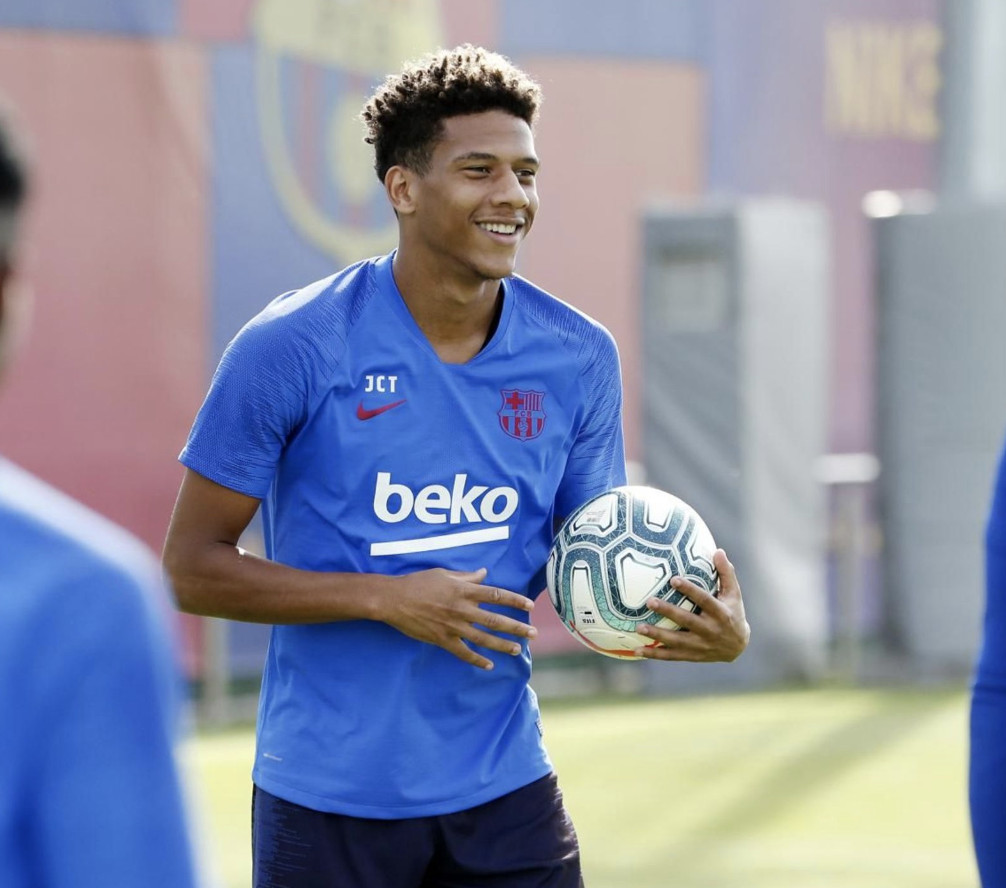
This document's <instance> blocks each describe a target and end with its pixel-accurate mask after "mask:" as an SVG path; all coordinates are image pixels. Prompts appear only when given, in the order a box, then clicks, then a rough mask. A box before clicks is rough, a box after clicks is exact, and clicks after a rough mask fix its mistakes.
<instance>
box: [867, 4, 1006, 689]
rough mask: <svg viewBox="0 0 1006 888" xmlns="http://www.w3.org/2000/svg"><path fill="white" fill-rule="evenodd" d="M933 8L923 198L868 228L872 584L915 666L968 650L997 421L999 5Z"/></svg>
mask: <svg viewBox="0 0 1006 888" xmlns="http://www.w3.org/2000/svg"><path fill="white" fill-rule="evenodd" d="M944 9H945V13H944V15H945V31H946V34H947V44H946V51H945V53H944V60H943V70H944V77H945V86H944V91H943V109H942V111H943V113H942V117H943V127H944V132H943V136H942V142H941V156H940V188H941V193H940V195H939V200H938V202H935V203H934V205H933V207H932V209H930V210H929V211H927V212H921V213H920V212H912V210H911V206H910V205H908V207H907V210H905V209H903V210H902V211H900V212H893V211H892V212H891V214H890V215H887V214H880V216H881V217H880V218H877V219H875V222H874V225H873V228H874V232H875V243H876V257H877V299H878V307H879V339H878V348H879V360H878V373H879V388H880V397H879V407H880V415H879V417H878V429H879V441H878V445H879V455H880V458H881V464H882V467H883V468H882V472H881V484H880V490H881V505H882V516H881V517H882V521H883V528H884V539H885V562H884V563H885V576H884V590H885V595H884V597H885V605H886V610H887V624H888V628H889V635H890V640H891V642H892V644H893V645H894V647H895V648H896V649H897V650H899V651H900V652H901V653H902V654H904V655H906V656H907V658H908V659H909V662H910V664H911V666H912V668H913V669H914V670H915V672H916V673H918V672H919V671H937V672H945V671H951V672H960V671H962V670H967V669H969V668H970V666H971V664H972V662H973V660H974V657H975V654H976V651H977V643H978V636H979V626H980V621H981V613H982V608H983V596H984V593H983V588H984V574H983V561H984V559H983V551H982V546H983V537H984V525H985V520H986V516H987V512H988V504H989V497H990V490H991V482H992V475H993V471H994V466H995V460H996V457H997V454H998V450H999V447H1000V446H1001V444H1002V436H1003V433H1004V430H1006V105H1004V102H1003V96H1004V95H1006V4H1004V3H1002V0H954V2H952V3H947V4H945V5H944ZM879 203H880V204H883V201H880V202H879ZM871 204H872V205H877V204H878V202H877V201H871ZM895 205H896V203H895Z"/></svg>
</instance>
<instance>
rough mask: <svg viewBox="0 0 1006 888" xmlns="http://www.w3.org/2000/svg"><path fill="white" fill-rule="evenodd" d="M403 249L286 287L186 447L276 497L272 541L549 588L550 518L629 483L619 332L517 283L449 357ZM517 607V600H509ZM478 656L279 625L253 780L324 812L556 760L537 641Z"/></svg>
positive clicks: (295, 558)
mask: <svg viewBox="0 0 1006 888" xmlns="http://www.w3.org/2000/svg"><path fill="white" fill-rule="evenodd" d="M392 259H393V256H385V257H382V258H379V259H374V260H369V261H366V262H362V263H359V264H357V265H354V266H350V267H349V268H347V269H345V270H344V271H342V272H340V273H339V274H337V275H335V276H333V277H330V278H327V279H326V280H323V281H320V282H318V283H316V284H313V285H311V286H309V287H306V288H305V289H303V290H300V291H297V292H293V293H288V294H285V295H284V296H281V297H279V298H278V299H277V300H275V301H274V302H273V303H272V304H271V305H269V306H268V307H267V308H266V309H265V311H263V312H262V313H261V314H260V315H259V316H258V317H256V318H255V319H253V320H252V321H251V322H250V323H249V324H247V325H246V326H245V327H244V329H243V330H242V331H241V332H240V333H239V334H238V335H237V337H235V339H234V341H233V342H232V343H231V344H230V345H229V346H228V348H227V350H226V352H225V354H224V357H223V359H222V360H221V363H220V366H219V368H218V370H217V373H216V375H215V377H214V380H213V383H212V385H211V388H210V392H209V394H208V396H207V399H206V401H205V403H204V405H203V407H202V409H201V410H200V413H199V415H198V417H197V419H196V422H195V424H194V427H193V430H192V433H191V435H190V438H189V441H188V443H187V445H186V447H185V449H184V450H183V452H182V455H181V460H182V462H183V463H184V464H185V465H186V466H188V467H189V468H191V469H192V470H194V471H196V472H198V473H199V474H201V475H204V476H205V477H207V478H209V479H211V480H212V481H215V482H217V483H218V484H221V485H224V486H226V487H229V488H231V489H234V490H237V491H239V492H241V493H244V494H247V495H249V496H253V497H258V498H261V499H262V500H263V529H264V535H265V545H266V555H267V556H268V557H270V558H272V559H274V560H276V561H279V562H281V563H283V564H287V565H290V566H292V567H297V568H302V569H309V570H315V571H341V572H364V573H380V574H388V575H401V574H405V573H410V572H413V571H418V570H423V569H427V568H433V567H443V568H449V569H453V570H464V571H468V570H476V569H478V568H480V567H485V568H487V569H488V577H487V579H486V583H487V584H490V585H493V586H500V587H502V588H506V589H511V590H514V591H517V592H520V593H523V594H525V595H528V596H530V597H536V596H537V595H538V594H539V593H540V592H541V590H542V589H543V588H544V579H543V577H544V564H545V561H546V559H547V555H548V550H549V546H550V545H551V539H552V527H553V521H554V520H555V519H556V517H559V516H562V515H564V514H567V513H568V512H570V511H572V509H574V508H576V506H578V505H579V504H581V503H582V502H584V501H586V500H587V499H589V498H590V497H591V496H593V495H595V494H597V493H600V492H602V491H604V490H607V489H610V488H611V487H614V486H617V485H619V484H624V483H625V460H624V449H623V444H622V430H621V381H620V374H619V365H618V356H617V352H616V350H615V345H614V342H613V340H612V338H611V336H610V335H609V334H608V332H607V331H606V330H604V329H603V328H602V327H601V326H600V325H598V324H597V323H596V322H594V321H592V320H590V319H589V318H587V317H586V316H584V315H583V314H581V313H580V312H578V311H576V310H575V309H573V308H571V307H570V306H568V305H566V304H565V303H563V302H561V301H560V300H558V299H556V298H554V297H552V296H550V295H549V294H547V293H545V292H543V291H542V290H540V289H538V288H537V287H534V286H533V285H531V284H530V283H528V282H527V281H525V280H523V279H521V278H518V277H513V278H509V279H507V280H506V281H505V282H504V285H503V286H504V299H503V307H502V312H501V317H500V321H499V325H498V327H497V329H496V331H495V333H494V334H493V336H492V338H491V340H490V341H489V342H488V343H487V344H486V346H485V348H483V349H482V351H480V352H479V354H477V355H476V356H475V357H474V358H473V359H472V360H471V361H469V362H468V363H466V364H461V365H457V364H446V363H443V362H442V361H441V360H440V359H439V357H438V356H437V354H436V352H435V351H434V349H433V348H432V347H431V345H430V344H429V342H428V340H427V339H426V338H425V336H424V335H423V333H422V331H421V330H420V329H419V327H418V326H417V325H416V323H415V321H414V319H413V318H412V316H411V314H410V313H409V311H408V308H407V306H406V305H405V303H404V301H403V300H402V297H401V295H400V293H399V292H398V289H397V287H396V285H395V281H394V276H393V274H392ZM511 615H516V614H515V612H511ZM489 655H490V656H492V657H493V659H494V664H495V668H494V669H493V670H492V671H484V670H480V669H477V668H475V667H473V666H471V665H470V664H467V663H464V662H462V661H460V660H458V659H457V658H456V657H454V656H452V655H451V654H449V653H447V652H445V651H443V650H441V649H440V648H438V647H435V646H432V645H429V644H424V643H421V642H418V641H415V640H413V639H411V638H408V637H406V636H405V635H403V634H401V633H399V632H398V631H397V630H395V629H393V628H391V627H390V626H388V625H386V624H384V623H379V622H370V621H346V622H337V623H326V624H320V625H288V626H276V627H274V628H273V630H272V636H271V642H270V646H269V653H268V656H267V660H266V667H265V675H264V679H263V686H262V695H261V701H260V707H259V724H258V749H257V756H256V763H255V767H254V772H253V776H254V779H255V782H256V784H257V785H258V786H260V787H262V788H263V789H265V790H266V791H267V792H269V793H271V794H273V795H276V796H278V797H280V798H282V799H285V800H287V801H290V802H294V803H296V804H298V805H303V806H305V807H309V808H314V809H315V810H321V811H331V812H336V813H342V814H350V815H354V816H358V817H377V818H388V819H397V818H403V817H418V816H427V815H436V814H443V813H449V812H451V811H458V810H462V809H465V808H469V807H473V806H475V805H478V804H481V803H483V802H486V801H488V800H490V799H493V798H498V797H499V796H502V795H504V794H505V793H508V792H510V791H512V790H514V789H517V788H518V787H520V786H524V785H526V784H528V783H531V782H532V781H534V780H537V779H538V778H540V777H542V776H544V775H545V774H547V773H549V772H550V770H551V764H550V762H549V760H548V757H547V755H546V753H545V749H544V747H543V745H542V742H541V737H540V730H539V726H538V721H539V719H538V706H537V701H536V699H535V695H534V693H533V691H532V690H531V689H530V687H529V686H528V678H529V675H530V670H531V656H530V652H529V651H528V649H527V645H526V644H525V646H524V651H523V654H522V655H521V656H518V657H511V656H507V655H503V654H500V655H492V654H489Z"/></svg>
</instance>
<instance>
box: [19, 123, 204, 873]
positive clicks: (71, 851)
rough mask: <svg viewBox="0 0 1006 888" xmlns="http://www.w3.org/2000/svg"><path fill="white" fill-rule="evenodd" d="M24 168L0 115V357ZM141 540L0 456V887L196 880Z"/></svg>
mask: <svg viewBox="0 0 1006 888" xmlns="http://www.w3.org/2000/svg"><path fill="white" fill-rule="evenodd" d="M25 190H26V176H25V172H24V164H23V161H22V160H21V157H20V153H19V152H18V150H17V148H16V145H15V142H14V138H13V135H12V133H11V131H10V126H9V124H7V123H6V122H5V121H4V120H3V119H0V369H2V367H3V365H4V363H5V362H6V360H7V359H8V358H9V357H10V354H11V352H12V350H13V346H14V344H15V341H16V339H17V338H18V334H19V333H20V332H21V330H22V326H23V324H22V321H23V318H24V316H25V310H26V302H27V299H28V291H27V287H26V286H25V284H24V283H23V282H22V281H19V280H18V278H17V276H16V274H15V266H14V258H15V249H14V247H15V245H14V240H15V233H16V228H17V221H18V218H17V217H18V214H19V211H20V207H21V204H22V201H23V198H24V195H25ZM168 614H170V606H169V604H168V599H167V595H166V593H165V591H164V588H163V583H162V579H161V571H160V568H159V566H158V564H157V561H156V559H155V558H154V557H153V555H152V554H151V553H150V552H149V551H148V550H147V549H145V548H144V547H143V546H142V545H141V544H140V543H139V542H137V541H136V540H134V539H133V538H132V537H129V536H127V534H126V533H125V532H124V531H122V530H120V529H119V528H117V527H114V526H113V525H111V524H110V523H109V522H107V521H105V520H104V519H102V518H99V517H98V516H97V515H95V514H94V513H92V512H90V511H88V510H87V509H85V508H84V507H83V506H81V505H79V504H77V503H75V502H73V501H71V500H69V499H68V498H67V497H65V496H63V495H62V494H60V493H58V492H57V491H55V490H53V489H52V488H51V487H49V486H47V485H45V484H43V483H42V482H41V481H39V480H37V479H36V478H33V477H31V476H30V475H28V473H26V472H24V471H22V470H20V469H18V468H16V467H15V466H13V465H11V464H10V463H8V462H5V461H3V460H0V713H3V729H2V730H0V885H3V886H4V888H29V886H30V888H112V886H116V888H118V886H127V885H128V886H137V885H143V886H147V888H191V886H192V885H193V884H194V879H193V872H192V856H191V853H190V849H189V838H188V833H187V828H186V824H185V821H184V819H183V812H182V799H181V792H180V789H179V780H178V774H177V772H176V768H175V761H174V758H173V748H172V743H173V740H174V737H175V730H176V726H177V725H176V723H177V716H178V705H177V704H178V702H179V700H178V691H179V680H178V675H177V673H176V669H175V663H174V660H173V658H172V656H171V654H170V651H169V645H168V640H167V633H166V632H165V628H164V625H163V623H164V620H165V618H166V617H167V616H168Z"/></svg>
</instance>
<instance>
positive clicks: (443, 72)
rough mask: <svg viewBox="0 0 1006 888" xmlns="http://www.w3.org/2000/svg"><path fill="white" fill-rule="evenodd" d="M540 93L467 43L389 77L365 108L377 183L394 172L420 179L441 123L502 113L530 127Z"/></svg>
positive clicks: (497, 58) (486, 52) (495, 57)
mask: <svg viewBox="0 0 1006 888" xmlns="http://www.w3.org/2000/svg"><path fill="white" fill-rule="evenodd" d="M540 105H541V87H539V86H538V84H537V83H535V81H534V80H532V79H531V78H530V77H529V76H528V75H527V74H525V73H524V72H523V71H521V70H520V69H519V68H517V67H516V66H515V65H513V64H512V63H511V62H510V60H509V59H507V58H504V57H503V56H501V55H499V54H497V53H495V52H490V51H489V50H487V49H483V48H482V47H477V46H472V45H471V44H470V43H466V44H464V45H462V46H458V47H455V48H454V49H444V50H440V51H439V52H435V53H432V54H430V55H427V56H424V57H423V58H421V59H418V60H417V61H414V62H410V63H409V64H407V65H406V66H405V67H404V68H403V69H402V71H401V72H400V73H398V74H392V75H390V76H389V77H388V78H387V79H386V80H385V81H384V83H382V84H381V85H380V86H379V87H378V88H377V91H376V92H375V93H374V95H373V96H371V97H370V99H369V100H368V101H367V104H366V105H364V107H363V111H362V112H361V114H360V116H361V117H362V118H363V120H364V122H365V123H366V126H367V135H366V137H365V141H366V142H368V143H370V144H371V145H373V146H374V154H375V158H374V169H375V170H376V172H377V178H378V179H380V180H381V181H382V182H383V181H384V177H385V175H386V174H387V172H388V170H389V169H390V168H391V167H393V166H404V167H407V168H408V169H410V170H414V171H415V172H417V173H419V174H420V175H422V174H424V173H426V172H427V171H428V169H429V163H430V157H431V155H432V153H433V146H434V145H435V144H436V142H437V140H438V139H440V138H441V136H442V135H443V127H444V123H443V122H444V119H445V118H447V117H456V116H459V115H462V114H479V113H481V112H483V111H506V112H507V113H509V114H513V115H514V116H515V117H519V118H520V119H521V120H523V121H525V122H526V123H527V125H528V126H534V123H535V120H536V119H537V116H538V107H539V106H540Z"/></svg>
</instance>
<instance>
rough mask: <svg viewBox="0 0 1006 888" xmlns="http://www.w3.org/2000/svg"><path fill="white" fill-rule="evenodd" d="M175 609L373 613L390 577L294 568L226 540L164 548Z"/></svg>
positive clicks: (233, 616)
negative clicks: (179, 549)
mask: <svg viewBox="0 0 1006 888" xmlns="http://www.w3.org/2000/svg"><path fill="white" fill-rule="evenodd" d="M164 564H165V568H166V569H167V571H168V574H169V576H170V577H171V582H172V587H173V589H174V594H175V600H176V601H177V603H178V607H179V609H180V610H182V611H184V612H186V613H191V614H199V615H201V616H207V617H223V618H226V619H230V620H242V621H245V622H250V623H276V624H282V623H327V622H332V621H337V620H357V619H373V618H374V617H375V616H376V615H377V614H378V613H380V612H381V604H380V601H381V598H382V596H383V595H385V594H386V593H387V591H388V589H389V586H390V585H391V584H392V583H394V582H395V580H394V579H393V578H391V577H386V576H381V575H379V574H357V573H323V572H319V571H307V570H298V569H296V568H293V567H287V566H286V565H283V564H277V563H275V562H272V561H268V560H266V559H264V558H260V557H258V556H256V555H253V554H251V553H249V552H246V551H244V550H242V549H239V548H237V547H236V546H233V545H230V544H227V543H214V544H212V545H208V546H206V547H205V548H202V549H201V550H200V551H199V552H198V553H195V554H193V553H184V554H180V553H175V552H172V551H171V550H170V549H169V550H167V551H166V552H165V558H164Z"/></svg>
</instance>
